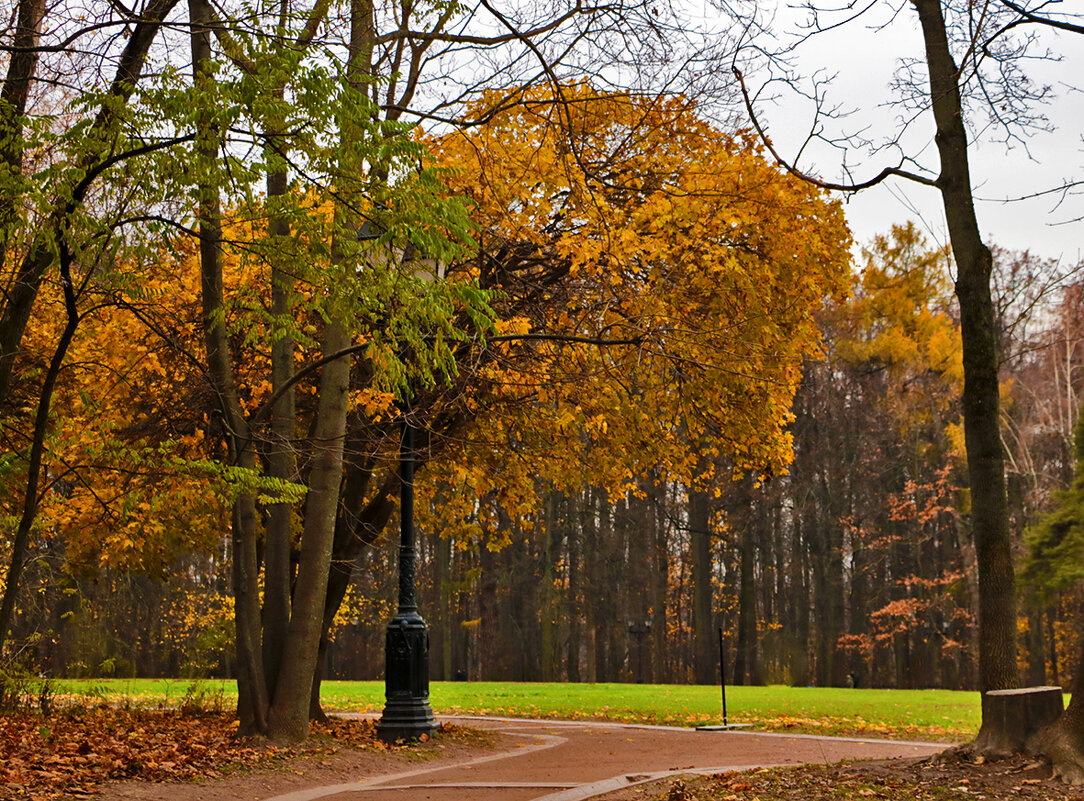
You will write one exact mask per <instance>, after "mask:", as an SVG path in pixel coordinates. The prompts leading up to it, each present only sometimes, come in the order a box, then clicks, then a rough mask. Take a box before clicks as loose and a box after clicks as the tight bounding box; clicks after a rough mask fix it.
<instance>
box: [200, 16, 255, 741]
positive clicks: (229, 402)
mask: <svg viewBox="0 0 1084 801" xmlns="http://www.w3.org/2000/svg"><path fill="white" fill-rule="evenodd" d="M189 14H190V19H191V24H192V40H191V41H192V65H193V73H194V75H193V80H194V81H195V83H196V84H197V86H198V85H200V84H205V83H208V82H209V80H210V69H211V67H210V63H211V38H210V37H211V34H210V20H211V8H210V5H209V4H208V3H207V2H206V0H189ZM203 88H204V90H206V88H207V87H206V86H204V87H203ZM197 128H198V140H197V141H198V144H197V152H198V155H199V162H200V163H199V165H198V166H199V168H200V169H202V170H205V171H207V173H210V172H211V171H212V170H213V166H214V164H215V161H216V159H217V154H218V136H219V132H218V131H217V130H216V129H215V127H214V124H213V122H212V121H211V119H210V112H209V110H207V109H201V111H200V116H199V117H198V118H197ZM199 198H200V199H199V240H200V242H199V253H200V295H201V298H202V304H203V309H202V311H203V325H204V341H205V345H206V348H207V368H208V370H207V372H208V376H209V378H210V381H211V384H212V387H213V389H214V392H215V395H216V401H217V405H218V410H219V413H220V414H221V415H222V418H223V420H224V421H225V429H226V431H228V432H230V433H229V455H230V459H231V461H232V462H233V464H235V465H237V466H238V467H241V468H243V469H246V470H255V468H256V456H255V453H254V452H253V450H252V436H251V433H250V431H249V426H248V421H247V419H246V418H245V414H244V410H243V408H242V407H241V402H240V399H239V398H238V396H237V390H236V386H237V385H236V382H235V376H234V370H233V362H232V359H231V358H230V349H229V340H228V335H227V332H226V324H225V321H224V320H223V317H222V314H221V311H222V307H223V306H224V305H225V295H224V290H223V283H222V212H221V208H220V201H219V192H218V187H217V185H216V184H215V183H214V182H213V181H212V180H210V178H209V175H202V176H201V177H200V186H199ZM256 528H257V518H256V503H255V498H254V497H253V496H252V494H250V493H246V494H242V495H240V496H239V497H238V498H237V500H236V501H235V502H234V509H233V593H234V624H235V638H236V646H235V647H236V651H237V713H238V717H239V718H240V728H239V730H240V732H241V733H242V734H255V733H263V731H264V730H265V727H266V712H267V691H266V687H265V684H264V678H263V666H262V664H261V663H260V602H259V564H258V561H257V556H256V552H257V545H256Z"/></svg>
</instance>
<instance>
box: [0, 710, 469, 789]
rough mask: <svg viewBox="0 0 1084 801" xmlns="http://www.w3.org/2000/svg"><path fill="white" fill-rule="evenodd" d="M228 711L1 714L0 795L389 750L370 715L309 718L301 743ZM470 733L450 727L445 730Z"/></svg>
mask: <svg viewBox="0 0 1084 801" xmlns="http://www.w3.org/2000/svg"><path fill="white" fill-rule="evenodd" d="M236 732H237V721H236V718H235V717H234V716H233V715H232V714H227V713H182V712H177V711H168V710H166V711H161V710H159V711H151V710H120V709H109V708H103V709H88V710H69V711H65V712H61V713H57V714H54V715H50V716H49V717H42V716H41V715H40V714H35V713H30V712H25V713H24V712H19V713H10V714H6V715H2V716H0V799H4V801H7V799H41V800H42V801H45V800H46V799H54V798H60V797H79V796H84V795H92V794H94V793H96V792H97V791H98V790H99V789H100V787H101V785H102V784H103V783H104V782H108V781H116V780H121V779H136V780H139V781H148V782H164V781H176V780H184V779H186V778H195V777H197V776H199V777H207V776H212V775H219V774H222V773H227V772H230V771H236V770H243V769H246V768H250V767H254V766H256V765H261V766H265V765H267V764H268V763H274V762H276V761H280V762H285V761H287V760H289V759H293V758H295V757H299V756H304V755H313V754H324V753H327V754H330V753H333V752H334V751H335V750H336V749H338V748H342V747H349V748H354V749H361V750H371V751H381V750H388V749H389V746H387V745H385V744H384V743H382V742H380V741H379V740H378V739H376V736H375V730H374V725H373V722H372V721H371V720H333V721H329V722H328V723H322V724H314V725H313V733H314V735H315V736H313V737H310V738H309V740H307V741H306V742H305V743H304V744H303V745H300V746H297V747H290V748H284V747H278V746H274V745H269V744H266V743H254V742H251V741H247V740H243V739H239V738H238V737H237V736H236ZM449 736H451V737H456V736H459V737H464V738H467V737H470V736H471V735H469V734H467V733H465V731H464V730H459V729H457V727H454V726H453V727H447V730H446V731H445V732H444V733H443V737H445V738H447V737H449Z"/></svg>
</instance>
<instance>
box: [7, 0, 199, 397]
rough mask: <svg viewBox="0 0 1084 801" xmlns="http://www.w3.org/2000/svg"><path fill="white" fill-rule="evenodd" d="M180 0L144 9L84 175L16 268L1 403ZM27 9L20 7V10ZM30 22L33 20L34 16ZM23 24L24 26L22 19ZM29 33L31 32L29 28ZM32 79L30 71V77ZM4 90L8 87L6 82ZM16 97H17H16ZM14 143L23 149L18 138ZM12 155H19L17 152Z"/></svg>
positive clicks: (94, 129) (84, 158)
mask: <svg viewBox="0 0 1084 801" xmlns="http://www.w3.org/2000/svg"><path fill="white" fill-rule="evenodd" d="M178 1H179V0H152V2H150V3H148V4H147V6H146V7H145V8H144V9H143V12H142V14H141V15H140V17H139V22H137V23H135V24H134V25H132V26H131V32H130V34H129V37H128V42H127V44H126V45H125V47H124V51H123V52H122V53H121V55H120V59H119V61H118V63H117V71H116V73H115V74H114V77H113V82H112V83H111V84H110V91H109V95H110V97H109V99H108V100H107V101H106V102H104V103H103V104H102V105H101V106H100V107H99V111H98V114H97V116H96V117H95V119H94V122H93V124H92V125H91V126H90V127H89V129H88V130H87V132H86V135H85V136H84V138H83V141H84V142H86V143H89V144H88V145H87V149H86V150H85V151H83V152H82V153H80V154H79V155H77V156H76V157H75V164H73V166H76V167H79V168H80V169H78V170H75V169H73V170H72V171H71V173H72V174H73V175H75V174H79V175H80V176H81V177H80V179H79V180H78V182H77V183H76V184H75V185H74V186H70V185H69V186H66V187H60V188H59V189H58V191H57V192H56V197H57V198H58V200H57V205H56V207H55V208H54V210H53V212H52V214H50V215H49V218H48V219H47V220H46V221H45V223H44V224H43V225H42V226H41V228H40V230H39V231H38V232H37V234H36V235H35V236H34V238H33V241H32V243H31V245H30V248H29V250H28V252H27V253H26V255H25V256H24V258H23V259H22V261H21V262H20V264H19V267H18V269H17V270H16V276H15V280H14V282H13V283H12V284H11V285H10V286H9V287H8V288H7V294H6V295H5V297H4V304H3V309H2V311H0V401H3V400H4V399H5V398H7V395H8V390H9V389H10V386H11V376H12V374H13V371H14V367H15V355H16V353H17V352H18V350H19V347H20V345H21V344H22V340H23V334H24V333H25V332H26V326H27V324H28V323H29V321H30V314H31V312H32V311H33V308H34V303H35V301H36V300H37V297H38V290H40V289H41V284H42V281H43V280H44V279H45V275H46V272H47V271H48V270H49V268H50V267H52V266H54V265H55V263H56V261H55V256H56V254H57V252H58V243H59V242H61V240H63V238H64V237H65V236H66V233H65V232H66V231H67V229H68V221H69V218H70V216H71V215H72V214H73V213H74V212H75V211H76V209H78V208H79V206H81V205H82V203H83V199H84V198H85V197H86V194H87V191H88V190H89V189H90V187H91V186H93V185H94V182H95V181H96V179H97V178H98V177H99V176H100V175H101V174H102V172H103V171H104V170H105V169H106V168H107V165H109V164H112V163H113V162H112V161H110V157H112V156H114V155H115V154H114V153H112V152H111V151H110V150H109V147H108V146H107V145H106V144H105V143H108V142H110V141H112V136H111V135H110V133H109V132H110V131H111V130H113V128H114V126H116V125H117V124H118V114H119V111H120V110H121V109H122V108H123V107H124V106H125V104H126V103H127V102H128V99H129V98H130V97H131V95H132V92H133V91H134V90H135V87H136V84H137V83H138V82H139V78H140V75H141V73H142V72H143V66H144V63H145V61H146V57H147V52H148V51H149V50H150V47H151V45H152V44H153V42H154V39H155V37H156V36H157V35H158V30H159V28H160V26H161V24H162V21H163V20H164V19H165V17H166V15H167V14H168V13H169V12H170V11H171V10H172V9H173V6H175V5H176V4H177V3H178ZM22 10H23V9H20V12H21V11H22ZM32 16H33V9H30V10H29V11H28V17H32ZM27 21H28V22H30V21H32V19H28V20H27ZM18 24H22V18H21V17H20V22H19V23H18ZM39 24H40V23H39ZM25 33H26V35H32V34H30V33H29V32H25ZM12 67H13V64H11V63H9V78H11V77H12V74H11V68H12ZM29 79H30V76H29V74H28V75H26V76H25V80H29ZM22 80H24V78H23V77H22V76H18V77H16V79H15V80H14V81H13V82H12V87H11V91H12V92H13V93H15V94H16V95H17V93H18V92H21V91H23V89H24V87H22V86H17V84H19V83H20V81H22ZM4 91H5V92H7V91H8V86H7V80H6V81H5V88H4ZM14 99H16V100H17V99H18V98H17V96H16V97H15V98H14ZM6 134H7V132H6V131H3V130H0V137H4V136H5V135H6ZM11 144H12V145H13V146H16V147H18V145H17V143H16V142H12V143H11ZM10 157H11V158H14V154H13V155H12V156H10Z"/></svg>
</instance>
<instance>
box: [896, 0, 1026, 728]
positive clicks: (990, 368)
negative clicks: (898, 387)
mask: <svg viewBox="0 0 1084 801" xmlns="http://www.w3.org/2000/svg"><path fill="white" fill-rule="evenodd" d="M912 3H913V5H914V7H915V10H916V11H917V12H918V17H919V21H920V23H921V25H922V35H923V41H924V43H925V48H926V64H927V68H928V71H929V81H930V100H931V103H932V107H933V116H934V121H935V123H936V135H935V141H936V143H937V149H938V153H939V154H940V158H941V174H940V176H939V177H938V180H937V183H938V189H939V190H940V192H941V198H942V202H943V205H944V209H945V218H946V221H947V223H948V230H949V239H950V241H951V243H952V252H953V256H954V258H955V261H956V269H957V277H956V297H957V299H958V301H959V304H960V335H961V339H962V341H963V366H964V389H963V417H964V440H965V444H966V449H967V468H968V477H969V480H970V486H971V521H972V526H973V528H974V532H975V547H976V553H977V561H978V572H979V685H980V689H981V690H982V691H983V692H985V691H987V690H1003V689H1009V688H1012V687H1015V686H1016V685H1017V683H1018V676H1017V665H1016V591H1015V575H1014V572H1013V564H1012V554H1011V550H1010V549H1011V540H1010V533H1009V520H1008V496H1007V492H1006V486H1005V466H1004V455H1003V453H1002V446H1001V437H1000V431H999V424H1000V419H999V402H1000V387H999V383H998V353H997V330H996V327H995V324H994V319H995V318H994V307H993V302H992V299H991V294H990V274H991V270H992V264H993V259H992V257H991V254H990V250H989V248H987V247H986V245H985V244H984V243H983V241H982V238H981V236H980V233H979V226H978V221H977V219H976V217H975V209H974V203H973V199H972V193H971V176H970V170H969V166H968V153H967V132H966V130H965V128H964V120H963V105H962V103H961V100H960V90H959V83H958V82H959V70H958V69H957V66H956V64H955V62H954V61H953V58H952V55H951V52H950V50H949V43H948V35H947V31H946V27H945V18H944V15H943V13H942V9H941V3H940V0H912ZM997 739H998V733H997V732H994V731H992V730H991V729H990V727H989V726H988V725H987V716H986V715H984V716H983V726H982V728H981V729H980V731H979V736H978V739H977V740H976V743H975V745H976V747H977V748H979V749H983V748H985V747H986V746H987V744H988V743H991V742H993V741H995V740H997Z"/></svg>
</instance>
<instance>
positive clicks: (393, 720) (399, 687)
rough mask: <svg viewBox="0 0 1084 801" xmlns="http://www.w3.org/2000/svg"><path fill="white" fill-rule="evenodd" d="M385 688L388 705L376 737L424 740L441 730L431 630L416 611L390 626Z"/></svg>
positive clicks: (394, 621)
mask: <svg viewBox="0 0 1084 801" xmlns="http://www.w3.org/2000/svg"><path fill="white" fill-rule="evenodd" d="M385 648H386V654H387V656H386V659H387V663H386V667H385V672H384V687H385V698H386V699H387V700H386V703H385V705H384V712H383V714H382V715H381V716H380V721H379V722H378V723H377V724H376V735H377V737H379V738H380V739H381V740H383V741H384V742H386V743H392V742H395V741H396V740H420V739H421V738H422V737H423V736H425V737H428V736H429V735H430V734H431V733H432V732H434V731H436V730H437V729H439V728H440V724H439V723H438V722H437V721H436V719H435V718H434V717H433V709H432V707H430V706H429V627H428V626H426V624H425V620H423V619H422V616H421V615H419V614H418V613H417V612H416V611H408V612H400V613H399V614H397V615H396V616H395V617H394V618H392V621H391V622H390V623H389V624H388V632H387V638H386V642H385Z"/></svg>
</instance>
